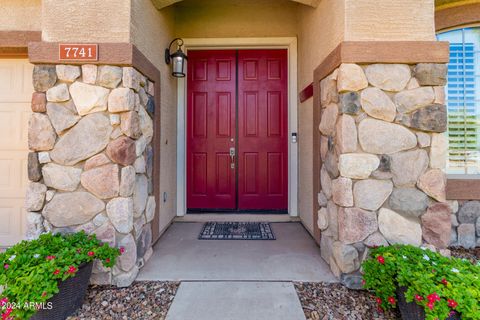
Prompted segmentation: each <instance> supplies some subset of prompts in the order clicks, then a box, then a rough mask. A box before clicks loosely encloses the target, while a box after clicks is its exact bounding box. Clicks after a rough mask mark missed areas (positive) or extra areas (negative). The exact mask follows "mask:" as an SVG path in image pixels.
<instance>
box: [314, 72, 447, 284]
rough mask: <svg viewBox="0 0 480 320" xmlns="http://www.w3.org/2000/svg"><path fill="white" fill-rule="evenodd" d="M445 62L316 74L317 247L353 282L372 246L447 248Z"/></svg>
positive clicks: (442, 250)
mask: <svg viewBox="0 0 480 320" xmlns="http://www.w3.org/2000/svg"><path fill="white" fill-rule="evenodd" d="M446 72H447V67H446V65H444V64H426V63H420V64H417V65H404V64H371V65H357V64H342V65H341V66H340V67H339V68H338V69H336V70H335V71H334V72H333V73H331V74H330V75H329V76H327V77H326V78H325V79H323V80H322V81H321V83H320V94H321V97H320V101H321V108H322V110H321V111H322V117H321V122H320V124H319V130H320V132H321V147H320V152H321V158H322V163H323V165H322V168H321V186H322V191H321V193H319V194H318V202H319V205H320V207H321V209H320V210H319V213H318V227H319V228H320V229H321V230H322V233H321V242H320V244H321V245H320V247H321V254H322V257H323V259H325V261H326V262H327V263H329V265H330V268H331V269H332V271H333V273H334V274H335V275H336V276H337V277H342V279H344V280H345V279H346V280H345V282H347V283H348V282H349V281H350V280H348V279H349V278H350V279H353V278H355V277H354V276H355V275H356V274H357V273H356V271H357V270H358V269H359V267H360V263H361V261H362V260H363V259H364V258H365V256H366V255H367V253H368V248H369V247H373V246H379V245H388V244H393V243H403V244H412V245H415V246H421V245H425V246H428V247H430V248H439V249H441V252H442V253H444V254H448V250H446V248H447V246H448V245H449V243H450V237H451V236H450V233H451V212H452V208H451V206H452V203H448V202H447V200H446V195H445V186H446V178H445V175H444V173H443V171H442V170H443V169H444V168H445V163H446V155H447V139H446V137H445V135H444V134H443V132H444V131H446V129H447V114H446V106H445V104H444V103H445V94H444V85H445V84H446ZM352 276H353V277H352ZM356 279H357V282H358V277H356Z"/></svg>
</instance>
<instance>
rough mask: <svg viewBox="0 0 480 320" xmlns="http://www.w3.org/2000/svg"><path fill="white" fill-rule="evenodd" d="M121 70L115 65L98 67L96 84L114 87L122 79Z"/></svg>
mask: <svg viewBox="0 0 480 320" xmlns="http://www.w3.org/2000/svg"><path fill="white" fill-rule="evenodd" d="M122 76H123V70H122V68H121V67H116V66H100V67H98V75H97V80H96V82H97V85H99V86H102V87H107V88H110V89H114V88H116V87H117V86H118V85H119V84H120V82H121V81H122Z"/></svg>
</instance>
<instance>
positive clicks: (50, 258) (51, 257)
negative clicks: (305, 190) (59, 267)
mask: <svg viewBox="0 0 480 320" xmlns="http://www.w3.org/2000/svg"><path fill="white" fill-rule="evenodd" d="M46 259H47V260H48V261H51V260H53V259H55V256H47V257H46Z"/></svg>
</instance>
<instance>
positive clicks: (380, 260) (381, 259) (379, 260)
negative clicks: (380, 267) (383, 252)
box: [377, 256, 385, 264]
mask: <svg viewBox="0 0 480 320" xmlns="http://www.w3.org/2000/svg"><path fill="white" fill-rule="evenodd" d="M377 261H378V262H379V263H380V264H385V258H384V257H383V256H378V257H377Z"/></svg>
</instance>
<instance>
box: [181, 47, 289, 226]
mask: <svg viewBox="0 0 480 320" xmlns="http://www.w3.org/2000/svg"><path fill="white" fill-rule="evenodd" d="M183 41H184V48H185V51H186V53H187V55H188V49H194V48H195V49H206V50H207V49H287V50H288V139H289V144H288V181H289V183H288V214H289V215H290V216H292V217H296V216H298V143H292V139H291V136H292V133H293V132H298V122H297V107H298V101H297V38H295V37H278V38H185V39H183ZM186 94H187V84H186V79H185V78H179V79H178V82H177V216H184V215H185V214H186V212H187V183H186V166H187V161H186V145H187V143H186V99H185V97H186Z"/></svg>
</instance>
